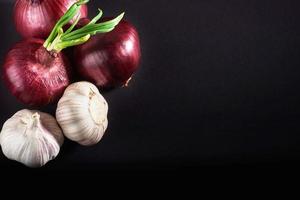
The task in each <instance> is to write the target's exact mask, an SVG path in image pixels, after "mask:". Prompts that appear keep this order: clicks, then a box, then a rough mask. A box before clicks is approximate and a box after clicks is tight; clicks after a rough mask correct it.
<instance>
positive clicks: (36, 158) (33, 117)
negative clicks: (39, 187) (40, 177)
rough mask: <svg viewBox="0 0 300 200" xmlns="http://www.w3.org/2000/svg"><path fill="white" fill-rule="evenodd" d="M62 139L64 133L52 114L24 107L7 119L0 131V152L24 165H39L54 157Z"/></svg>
mask: <svg viewBox="0 0 300 200" xmlns="http://www.w3.org/2000/svg"><path fill="white" fill-rule="evenodd" d="M63 141H64V136H63V134H62V131H61V129H60V128H59V126H58V124H57V122H56V120H55V118H54V117H52V116H51V115H49V114H47V113H43V112H39V111H31V110H27V109H24V110H21V111H19V112H17V113H16V114H14V115H13V116H12V117H11V118H10V119H8V120H7V121H6V122H5V123H4V125H3V128H2V130H1V134H0V145H1V148H2V151H3V153H4V155H5V156H6V157H7V158H9V159H11V160H16V161H18V162H21V163H23V164H24V165H26V166H28V167H41V166H43V165H45V164H46V163H47V162H48V161H50V160H52V159H54V158H55V157H56V156H57V155H58V153H59V150H60V146H61V145H62V144H63Z"/></svg>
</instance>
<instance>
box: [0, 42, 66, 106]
mask: <svg viewBox="0 0 300 200" xmlns="http://www.w3.org/2000/svg"><path fill="white" fill-rule="evenodd" d="M43 42H44V41H43V40H41V39H28V40H25V41H22V42H20V43H17V44H16V45H15V46H14V47H13V48H12V49H11V50H10V51H9V53H8V54H7V56H6V58H5V63H4V66H3V71H2V74H3V79H4V81H5V83H6V85H7V87H8V89H9V90H10V92H11V93H12V94H13V95H14V96H16V97H17V98H18V100H20V101H21V102H22V103H24V104H26V105H32V106H40V105H47V104H49V103H53V102H56V101H57V100H58V98H60V97H61V96H62V94H63V91H64V89H65V88H66V87H67V86H68V85H69V84H70V71H69V63H68V61H67V59H66V57H65V56H64V55H63V54H62V53H59V54H53V53H50V52H48V51H47V50H46V49H45V48H44V47H43Z"/></svg>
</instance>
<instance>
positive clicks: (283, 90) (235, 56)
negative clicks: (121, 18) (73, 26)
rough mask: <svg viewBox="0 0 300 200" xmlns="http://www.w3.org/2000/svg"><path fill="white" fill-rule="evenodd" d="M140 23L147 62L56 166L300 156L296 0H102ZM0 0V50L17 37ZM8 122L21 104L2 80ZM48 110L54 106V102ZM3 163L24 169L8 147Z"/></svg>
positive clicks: (299, 15)
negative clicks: (99, 123) (95, 128)
mask: <svg viewBox="0 0 300 200" xmlns="http://www.w3.org/2000/svg"><path fill="white" fill-rule="evenodd" d="M89 7H90V10H92V12H90V14H92V13H93V14H95V13H96V8H97V7H101V8H102V9H103V10H104V12H105V16H108V15H116V14H118V13H120V11H123V10H125V11H126V19H128V20H130V21H132V23H133V24H135V25H136V27H137V29H138V30H139V33H140V37H141V45H142V64H141V68H140V70H139V71H138V73H137V74H136V76H135V77H134V79H133V81H132V82H131V84H130V87H129V88H126V89H117V90H114V91H111V92H107V93H105V97H106V98H107V100H108V102H109V105H110V111H109V128H108V131H107V133H106V135H105V137H104V138H103V140H102V141H101V142H100V143H99V144H98V145H96V146H93V147H82V146H79V145H76V144H74V143H72V142H69V141H66V143H65V144H64V146H63V147H62V149H61V153H60V155H59V156H58V157H57V159H56V160H54V161H52V162H50V163H49V164H47V165H46V166H45V167H44V168H42V169H40V170H41V171H48V170H53V169H69V170H75V169H84V170H86V169H94V170H105V169H108V170H114V169H116V170H123V169H129V170H136V169H138V170H139V169H182V168H192V169H195V168H198V167H201V166H224V165H225V166H232V165H234V166H240V165H245V166H248V165H250V166H262V165H267V166H269V165H292V164H295V163H297V162H298V161H299V160H300V145H299V144H300V126H299V119H300V104H299V99H300V95H299V91H300V84H299V75H300V56H299V55H300V26H299V20H300V12H299V7H300V2H299V1H298V0H281V1H280V0H272V1H271V0H270V1H268V0H265V1H262V0H226V1H225V0H223V1H222V0H186V1H169V0H161V1H150V0H147V1H146V0H138V1H133V0H131V1H130V0H116V1H110V0H102V1H92V2H91V3H90V4H89ZM11 10H12V5H11V4H9V3H3V2H2V3H1V4H0V14H1V22H0V23H1V26H0V27H1V38H2V40H1V44H0V47H1V48H0V58H1V62H3V58H4V56H5V54H6V52H7V50H8V48H9V47H10V46H12V44H13V43H14V42H16V41H18V39H19V36H17V34H16V33H15V31H14V27H13V25H12V20H11V13H12V12H11ZM0 94H1V105H0V110H1V114H0V123H1V124H3V122H4V121H5V120H7V119H8V118H9V117H10V116H11V115H12V114H14V113H15V112H16V111H18V110H19V109H22V108H26V106H23V105H21V104H19V103H18V102H17V101H16V100H15V98H14V97H12V96H11V95H10V94H9V93H8V91H7V89H6V88H5V86H3V84H1V87H0ZM42 110H44V111H48V112H51V113H54V110H55V106H52V107H50V108H43V109H42ZM0 167H7V168H9V169H14V168H16V169H26V168H25V167H23V166H22V165H20V164H18V163H16V162H13V161H9V160H8V159H6V158H5V157H4V156H3V155H2V154H1V155H0Z"/></svg>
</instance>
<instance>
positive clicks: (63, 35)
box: [43, 0, 125, 53]
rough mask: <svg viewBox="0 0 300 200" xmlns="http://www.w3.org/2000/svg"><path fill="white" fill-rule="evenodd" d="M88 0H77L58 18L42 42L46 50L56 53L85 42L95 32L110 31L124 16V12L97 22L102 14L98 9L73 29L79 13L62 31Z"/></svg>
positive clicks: (78, 18)
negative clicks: (95, 14) (92, 15)
mask: <svg viewBox="0 0 300 200" xmlns="http://www.w3.org/2000/svg"><path fill="white" fill-rule="evenodd" d="M88 2H89V0H79V1H77V2H76V3H74V4H73V5H72V6H71V7H70V8H69V10H68V11H67V12H66V13H65V14H64V15H63V16H62V17H61V18H60V20H59V21H58V22H57V23H56V25H55V26H54V28H53V30H52V32H51V33H50V35H49V37H48V38H47V40H46V41H45V43H44V45H43V46H44V47H45V48H46V49H47V50H48V51H54V52H56V53H58V52H60V51H61V50H63V49H65V48H67V47H71V46H76V45H80V44H83V43H85V42H87V41H88V40H89V39H90V37H91V36H92V35H95V34H97V33H107V32H110V31H112V30H113V29H114V28H115V27H116V26H117V25H118V24H119V22H120V21H121V20H122V18H123V17H124V14H125V13H124V12H123V13H122V14H120V15H119V16H117V17H116V18H114V19H112V20H109V21H106V22H102V23H97V22H98V21H99V20H100V18H101V17H102V15H103V12H102V10H100V9H98V10H99V14H98V15H97V16H95V17H94V18H93V19H92V20H91V21H90V23H88V24H87V25H85V26H83V27H82V28H79V29H77V30H75V31H73V29H74V27H75V26H76V25H77V23H78V21H79V20H80V14H79V15H78V16H77V17H76V20H75V21H74V22H73V24H72V25H71V26H70V27H69V28H68V29H67V31H66V32H64V31H63V27H64V26H65V25H66V24H68V23H69V22H70V21H71V20H72V19H73V18H74V17H75V16H76V14H78V12H79V10H80V8H81V5H83V4H86V3H88Z"/></svg>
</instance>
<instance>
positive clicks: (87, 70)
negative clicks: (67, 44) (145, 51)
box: [74, 18, 141, 89]
mask: <svg viewBox="0 0 300 200" xmlns="http://www.w3.org/2000/svg"><path fill="white" fill-rule="evenodd" d="M108 19H110V18H106V19H104V21H105V20H108ZM80 23H82V22H80ZM140 58H141V50H140V40H139V35H138V32H137V30H136V28H135V27H134V26H133V25H132V24H131V23H129V22H128V21H125V20H122V21H121V22H120V23H119V24H118V25H117V27H116V28H115V29H114V30H113V31H111V32H109V33H104V34H97V35H95V36H93V37H92V38H91V39H90V40H89V41H88V42H86V43H85V44H83V45H80V46H77V47H75V50H74V60H75V63H76V66H77V71H78V73H79V76H81V77H82V78H83V79H84V80H87V81H90V82H92V83H94V84H95V85H97V86H98V87H100V88H103V89H109V88H114V87H118V86H122V85H124V84H126V82H127V81H128V80H129V79H130V78H131V76H132V75H133V73H134V72H135V71H136V70H137V69H138V66H139V62H140Z"/></svg>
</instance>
